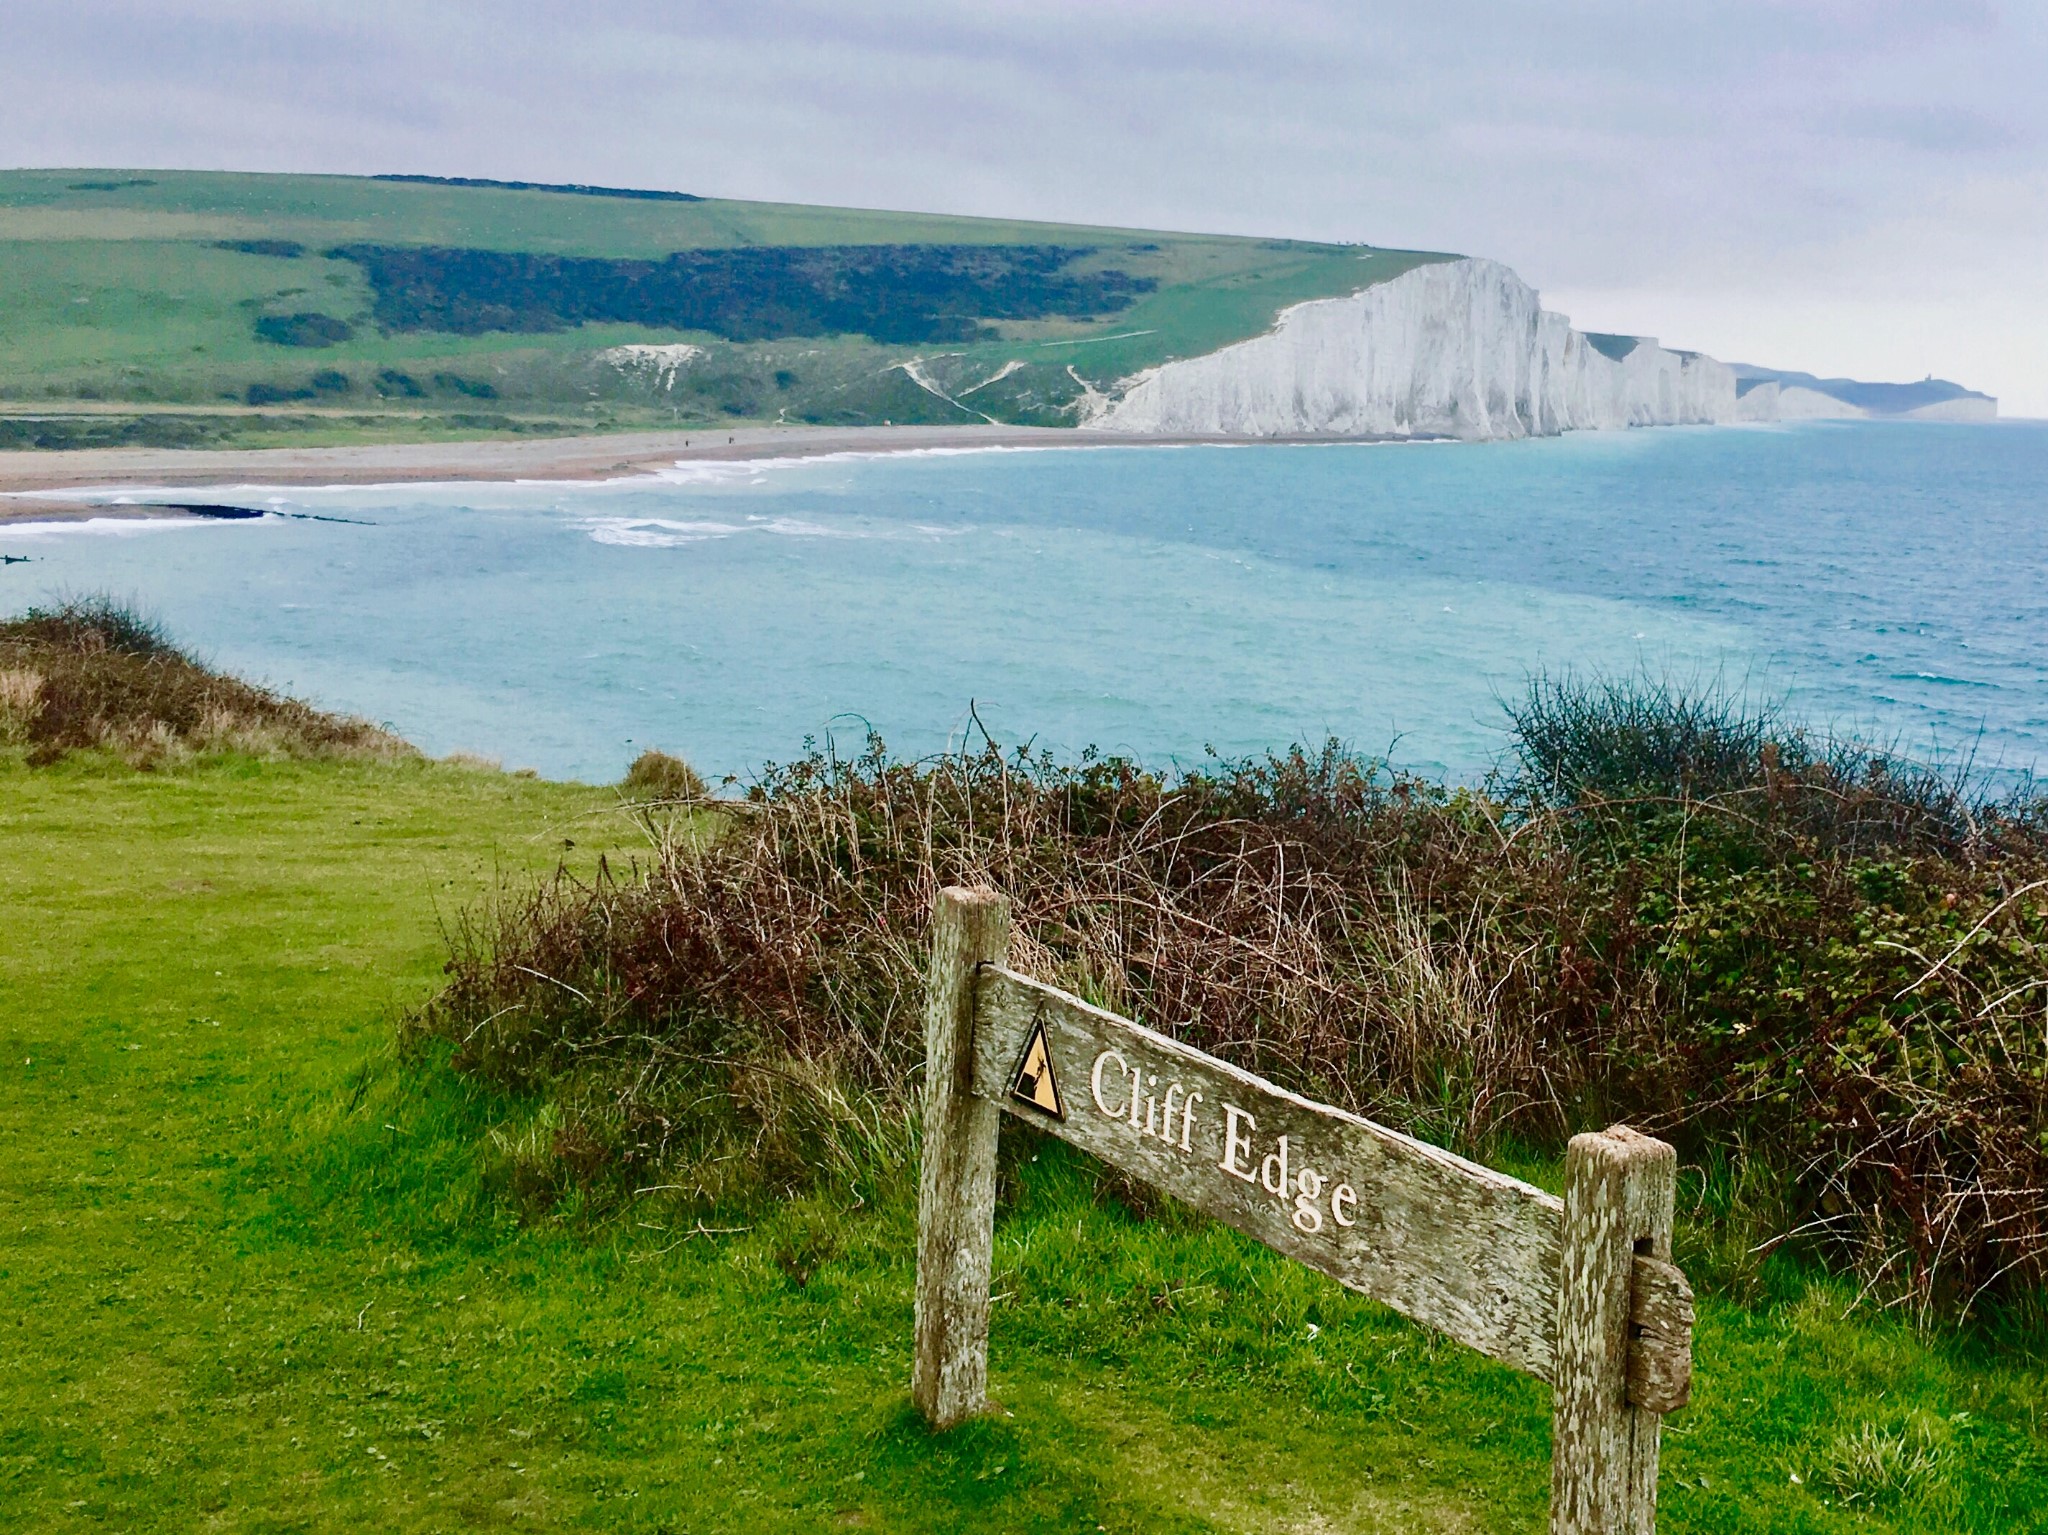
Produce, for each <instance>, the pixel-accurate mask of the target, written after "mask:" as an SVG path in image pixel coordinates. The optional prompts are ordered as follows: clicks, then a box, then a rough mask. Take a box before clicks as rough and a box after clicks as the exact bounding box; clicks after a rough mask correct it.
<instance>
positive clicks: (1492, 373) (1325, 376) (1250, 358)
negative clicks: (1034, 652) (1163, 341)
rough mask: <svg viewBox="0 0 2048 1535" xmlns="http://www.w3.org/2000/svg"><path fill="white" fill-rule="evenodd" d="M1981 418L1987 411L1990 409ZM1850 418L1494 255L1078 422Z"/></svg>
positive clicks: (1160, 382)
mask: <svg viewBox="0 0 2048 1535" xmlns="http://www.w3.org/2000/svg"><path fill="white" fill-rule="evenodd" d="M1994 408H1995V407H1994ZM1863 414H1865V413H1864V412H1863V411H1861V410H1858V409H1856V408H1855V407H1853V406H1844V405H1843V404H1842V403H1841V402H1839V401H1837V400H1834V399H1832V398H1831V397H1829V396H1827V395H1824V394H1820V393H1818V392H1816V391H1813V390H1810V389H1803V388H1782V389H1781V388H1780V386H1779V385H1778V384H1776V383H1767V384H1757V385H1753V386H1752V387H1750V388H1749V389H1748V390H1747V392H1746V393H1742V394H1741V395H1740V396H1739V397H1738V392H1737V380H1736V374H1735V371H1734V370H1733V369H1732V368H1730V367H1729V366H1728V365H1727V364H1725V363H1721V362H1717V361H1715V360H1714V359H1713V358H1711V357H1707V356H1703V355H1702V354H1700V353H1697V352H1678V351H1671V350H1667V349H1666V348H1664V347H1661V346H1659V345H1658V344H1657V343H1656V342H1655V341H1654V340H1651V339H1649V338H1647V337H1634V336H1599V335H1594V336H1588V335H1585V334H1583V333H1581V332H1579V331H1576V330H1573V329H1572V327H1571V322H1570V321H1569V320H1567V319H1566V318H1565V317H1564V316H1563V315H1561V314H1556V313H1553V312H1551V311H1550V310H1547V309H1545V308H1543V307H1542V305H1541V303H1540V302H1539V301H1538V297H1537V293H1536V290H1535V289H1533V288H1531V287H1530V286H1529V285H1528V284H1527V283H1525V282H1523V281H1522V280H1521V278H1519V277H1517V276H1516V275H1515V274H1514V272H1512V271H1511V270H1509V269H1508V268H1507V267H1505V266H1502V265H1501V264H1500V263H1499V262H1497V261H1485V260H1476V259H1470V260H1459V261H1445V262H1438V263H1433V264H1431V265H1429V266H1423V267H1417V268H1415V269H1414V270H1412V271H1409V272H1406V273H1404V274H1402V275H1401V276H1399V277H1396V278H1393V279H1392V280H1390V281H1388V282H1384V283H1380V284H1377V285H1376V286H1374V287H1370V288H1364V289H1361V290H1360V291H1358V292H1356V293H1353V294H1351V295H1349V296H1348V297H1345V298H1337V299H1316V300H1313V301H1311V302H1308V303H1303V304H1296V305H1294V306H1293V307H1292V308H1289V309H1287V310H1285V311H1283V312H1282V314H1281V315H1280V319H1279V323H1278V324H1277V325H1275V326H1274V328H1273V329H1272V330H1271V331H1268V332H1267V333H1266V334H1265V335H1263V336H1258V337H1254V338H1253V339H1252V340H1250V341H1243V342H1239V343H1237V344H1236V345H1234V346H1227V347H1224V348H1223V349H1221V350H1220V351H1216V352H1211V353H1209V354H1207V355H1206V356H1202V357H1192V358H1188V359H1185V360H1183V361H1177V362H1169V363H1165V364H1162V365H1161V366H1159V367H1156V368H1150V369H1147V370H1146V371H1145V372H1143V373H1140V374H1137V375H1136V376H1134V377H1132V378H1129V379H1126V380H1124V381H1123V382H1122V384H1121V385H1120V387H1119V389H1118V391H1117V392H1116V393H1115V394H1113V395H1105V396H1102V397H1100V398H1098V399H1097V400H1095V401H1092V402H1091V405H1090V408H1089V413H1088V415H1087V417H1086V419H1085V420H1084V421H1083V422H1082V425H1084V426H1089V427H1096V428H1100V429H1105V430H1114V431H1123V432H1147V433H1158V434H1161V435H1176V436H1181V435H1184V436H1233V437H1293V436H1315V435H1329V436H1340V437H1455V438H1465V439H1468V440H1481V439H1491V438H1511V437H1548V436H1553V435H1555V434H1556V433H1559V432H1570V431H1581V430H1600V429H1606V428H1613V427H1625V426H1681V425H1714V424H1720V423H1724V422H1734V421H1777V420H1803V419H1811V418H1814V417H1818V416H1823V415H1863Z"/></svg>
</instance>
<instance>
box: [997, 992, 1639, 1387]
mask: <svg viewBox="0 0 2048 1535" xmlns="http://www.w3.org/2000/svg"><path fill="white" fill-rule="evenodd" d="M978 993H979V999H978V1005H977V1009H976V1025H975V1029H974V1086H975V1091H976V1092H977V1093H978V1094H981V1095H983V1096H984V1097H985V1098H987V1099H992V1100H994V1101H995V1102H998V1103H1000V1104H1001V1105H1002V1107H1003V1108H1004V1109H1005V1110H1006V1111H1007V1112H1009V1113H1012V1114H1014V1115H1016V1116H1018V1117H1019V1118H1022V1119H1026V1120H1029V1121H1030V1122H1031V1123H1033V1124H1036V1125H1038V1126H1039V1127H1040V1128H1041V1129H1045V1130H1048V1131H1050V1132H1051V1133H1053V1134H1055V1135H1058V1136H1060V1137H1061V1138H1063V1139H1065V1140H1068V1141H1071V1142H1072V1143H1073V1144H1075V1145H1077V1146H1079V1147H1081V1148H1082V1149H1083V1150H1084V1151H1088V1152H1091V1153H1093V1154H1094V1155H1095V1156H1098V1157H1100V1158H1101V1159H1102V1160H1103V1161H1105V1162H1108V1163H1110V1164H1112V1165H1113V1166H1116V1167H1119V1168H1122V1169H1124V1170H1125V1171H1126V1172H1129V1173H1132V1174H1134V1175H1136V1176H1138V1177H1140V1178H1143V1179H1144V1180H1145V1181H1147V1182H1148V1183H1152V1184H1155V1185H1156V1186H1158V1187H1159V1188H1161V1189H1163V1190H1165V1191H1166V1192H1167V1193H1169V1194H1172V1195H1173V1196H1174V1197H1176V1198H1178V1199H1181V1200H1183V1201H1185V1202H1186V1203H1188V1204H1190V1205H1193V1206H1194V1207H1195V1208H1196V1209H1198V1210H1202V1211H1205V1212H1206V1213H1208V1214H1210V1215H1212V1216H1214V1217H1216V1218H1217V1219H1218V1220H1221V1221H1223V1222H1225V1223H1226V1224H1228V1225H1231V1226H1234V1227H1236V1228H1237V1229H1238V1230H1240V1231H1243V1232H1245V1233H1246V1234H1247V1235H1250V1236H1252V1237H1255V1238H1256V1239H1258V1240H1259V1241H1261V1242H1264V1243H1266V1244H1267V1245H1268V1246H1270V1247H1273V1248H1276V1249H1278V1250H1279V1251H1280V1252H1282V1253H1285V1254H1287V1255H1288V1256H1289V1257H1292V1258H1295V1259H1298V1260H1299V1261H1300V1262H1302V1263H1305V1264H1307V1265H1308V1266H1309V1267H1311V1268H1314V1269H1318V1270H1320V1271H1321V1272H1323V1273H1325V1274H1328V1275H1330V1276H1331V1277H1333V1278H1335V1279H1336V1280H1338V1281H1339V1282H1340V1283H1342V1284H1344V1285H1347V1286H1349V1287H1350V1288H1352V1289H1354V1290H1357V1291H1360V1292H1361V1293H1363V1294H1366V1295H1370V1296H1372V1297H1373V1298H1374V1299H1376V1300H1379V1301H1382V1302H1384V1303H1386V1304H1387V1305H1389V1306H1392V1307H1393V1308H1394V1309H1396V1310H1398V1311H1400V1312H1402V1313H1404V1314H1405V1315H1407V1316H1410V1317H1412V1318H1414V1319H1415V1320H1416V1321H1418V1322H1421V1323H1424V1324H1425V1325H1427V1326H1430V1327H1434V1328H1436V1329H1438V1330H1439V1331H1441V1332H1443V1333H1445V1334H1447V1335H1448V1336H1450V1337H1452V1338H1455V1339H1456V1340H1458V1341H1459V1342H1461V1343H1465V1344H1468V1345H1469V1346H1471V1347H1473V1348H1476V1349H1478V1350H1479V1351H1480V1352H1481V1353H1484V1354H1488V1355H1490V1356H1492V1357H1493V1358H1495V1359H1498V1360H1500V1361H1502V1362H1503V1363H1505V1364H1509V1365H1513V1366H1514V1367H1515V1368H1517V1369H1520V1370H1524V1371H1527V1372H1528V1373H1529V1374H1531V1375H1535V1376H1537V1377H1539V1378H1541V1379H1545V1380H1548V1379H1550V1378H1551V1374H1552V1369H1553V1363H1554V1358H1555V1351H1556V1342H1555V1339H1556V1325H1557V1294H1558V1274H1559V1271H1560V1265H1561V1261H1562V1260H1561V1252H1560V1247H1559V1240H1560V1235H1561V1232H1562V1229H1563V1218H1564V1205H1563V1202H1562V1201H1560V1200H1558V1199H1557V1198H1556V1197H1554V1196H1553V1195H1550V1194H1546V1193H1544V1192H1543V1191H1542V1190H1541V1189H1538V1188H1535V1187H1533V1186H1531V1185H1529V1184H1526V1183H1523V1182H1521V1181H1519V1180H1518V1179H1514V1178H1510V1177H1508V1176H1506V1175H1505V1174H1502V1173H1497V1172H1494V1171H1493V1170H1492V1169H1490V1168H1486V1167H1482V1166H1480V1165H1479V1164H1477V1163H1474V1162H1468V1161H1466V1160H1465V1159H1464V1158H1462V1157H1458V1156H1454V1155H1452V1154H1451V1153H1450V1152H1447V1151H1443V1150H1440V1149H1439V1148H1437V1147H1434V1146H1430V1145H1427V1144H1425V1143H1423V1142H1421V1141H1417V1140H1413V1139H1411V1138H1410V1137H1408V1136H1405V1135H1401V1134H1399V1133H1397V1132H1395V1131H1392V1130H1388V1129H1386V1128H1384V1127H1382V1126H1380V1125H1376V1124H1373V1123H1372V1122H1371V1121H1370V1120H1366V1119H1362V1118H1360V1117H1359V1116H1357V1115H1355V1114H1347V1113H1345V1112H1343V1111H1342V1110H1340V1109H1334V1108H1330V1107H1327V1106H1325V1105H1322V1104H1317V1103H1313V1102H1310V1101H1309V1100H1308V1099H1305V1098H1301V1097H1298V1096H1297V1095H1295V1094H1293V1093H1289V1092H1287V1091H1285V1090H1283V1089H1281V1088H1279V1087H1276V1086H1274V1085H1273V1084H1272V1083H1270V1082H1267V1081H1264V1080H1263V1079H1261V1078H1259V1077H1255V1076H1253V1075H1252V1074H1251V1073H1249V1072H1245V1071H1240V1070H1238V1069H1237V1068H1236V1067H1233V1066H1230V1065H1228V1064H1226V1063H1225V1062H1222V1061H1219V1060H1216V1059H1215V1058H1213V1057H1211V1056H1207V1055H1204V1054H1202V1053H1201V1052H1200V1051H1197V1050H1194V1049H1192V1048H1190V1047H1189V1046H1186V1045H1183V1044H1180V1043H1179V1042H1178V1041H1176V1040H1173V1039H1169V1038H1167V1037H1166V1036H1165V1035H1162V1034H1158V1033H1155V1032H1153V1031H1152V1030H1150V1029H1146V1028H1143V1027H1141V1026H1140V1025H1138V1024H1135V1023H1132V1022H1130V1021H1129V1020H1127V1019H1123V1018H1119V1017H1117V1016H1116V1015H1114V1014H1112V1013H1107V1012H1104V1011H1103V1010H1101V1009H1100V1008H1096V1007H1091V1006H1089V1005H1088V1004H1087V1003H1085V1002H1083V1001H1081V1000H1080V999H1079V998H1078V997H1074V996H1070V995H1068V994H1067V993H1065V992H1062V991H1059V990H1057V989H1056V988H1054V987H1051V986H1047V985H1045V984H1043V983H1042V982H1038V981H1034V980H1031V979H1029V978H1028V977H1026V976H1022V975H1018V974H1016V973H1014V972H1012V971H1009V970H1006V969H1003V968H1001V967H1000V966H994V965H989V966H984V967H983V969H982V971H981V976H980V981H979V984H978ZM1041 1022H1042V1023H1043V1024H1044V1025H1045V1029H1046V1037H1047V1039H1048V1041H1049V1043H1050V1045H1051V1050H1052V1058H1053V1066H1054V1071H1055V1073H1056V1076H1057V1079H1058V1084H1059V1091H1060V1096H1061V1098H1062V1100H1063V1102H1064V1107H1065V1118H1064V1120H1063V1121H1062V1120H1056V1119H1054V1118H1052V1117H1051V1116H1049V1115H1047V1114H1044V1113H1042V1112H1041V1111H1039V1110H1037V1109H1035V1108H1033V1107H1031V1106H1029V1105H1028V1104H1026V1103H1023V1102H1021V1101H1018V1100H1017V1099H1015V1098H1013V1097H1012V1096H1011V1087H1012V1084H1013V1083H1014V1082H1015V1080H1016V1073H1017V1068H1018V1065H1019V1063H1020V1058H1021V1055H1022V1053H1023V1049H1024V1045H1025V1041H1026V1039H1027V1038H1028V1037H1029V1035H1030V1032H1031V1030H1032V1027H1033V1025H1034V1024H1036V1023H1041ZM1098 1062H1100V1063H1101V1066H1102V1069H1101V1071H1100V1072H1098V1071H1097V1069H1096V1068H1097V1063H1098ZM1134 1071H1135V1072H1136V1073H1137V1074H1138V1076H1137V1078H1136V1079H1135V1080H1134V1078H1133V1077H1132V1075H1131V1073H1132V1072H1134ZM1169 1087H1172V1088H1174V1089H1176V1090H1175V1091H1173V1092H1172V1093H1169V1091H1168V1089H1169ZM1191 1103H1192V1108H1190V1107H1189V1105H1190V1104H1191ZM1232 1110H1234V1111H1236V1113H1235V1114H1233V1113H1232V1112H1231V1111H1232ZM1148 1121H1149V1128H1150V1130H1151V1132H1152V1133H1146V1131H1147V1128H1148ZM1162 1126H1163V1127H1165V1128H1166V1129H1167V1130H1168V1131H1169V1133H1166V1134H1161V1133H1160V1130H1161V1128H1162ZM1233 1131H1234V1132H1235V1137H1234V1138H1233V1137H1232V1136H1231V1134H1230V1133H1231V1132H1233ZM1282 1137H1285V1138H1286V1142H1287V1146H1286V1150H1285V1155H1284V1160H1283V1158H1282V1156H1281V1153H1280V1149H1279V1142H1280V1139H1281V1138H1282ZM1225 1162H1229V1163H1230V1164H1231V1167H1232V1168H1233V1169H1235V1171H1233V1170H1226V1168H1225V1166H1224V1165H1223V1164H1224V1163H1225ZM1247 1171H1249V1173H1250V1177H1249V1179H1247V1177H1246V1176H1244V1174H1245V1172H1247ZM1283 1172H1284V1175H1285V1181H1286V1192H1285V1193H1284V1194H1282V1193H1280V1192H1277V1191H1276V1190H1275V1187H1274V1185H1276V1184H1278V1183H1280V1182H1281V1180H1282V1175H1283ZM1304 1175H1306V1179H1305V1180H1304ZM1310 1189H1313V1190H1314V1193H1313V1195H1312V1196H1311V1195H1310V1194H1309V1193H1308V1192H1307V1191H1308V1190H1310ZM1339 1190H1343V1191H1345V1194H1346V1195H1348V1197H1344V1195H1340V1194H1339ZM1627 1285H1628V1269H1627V1265H1626V1263H1625V1262H1624V1264H1623V1267H1622V1270H1621V1289H1620V1291H1619V1295H1620V1304H1621V1307H1622V1311H1621V1313H1620V1316H1621V1319H1622V1322H1623V1324H1624V1325H1625V1323H1626V1309H1627ZM1624 1341H1625V1340H1624ZM1617 1357H1619V1356H1617ZM1617 1378H1618V1377H1617ZM1618 1389H1619V1388H1618V1387H1617V1390H1618Z"/></svg>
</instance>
